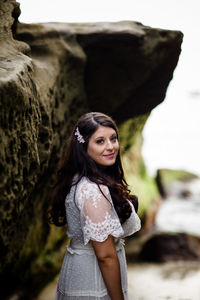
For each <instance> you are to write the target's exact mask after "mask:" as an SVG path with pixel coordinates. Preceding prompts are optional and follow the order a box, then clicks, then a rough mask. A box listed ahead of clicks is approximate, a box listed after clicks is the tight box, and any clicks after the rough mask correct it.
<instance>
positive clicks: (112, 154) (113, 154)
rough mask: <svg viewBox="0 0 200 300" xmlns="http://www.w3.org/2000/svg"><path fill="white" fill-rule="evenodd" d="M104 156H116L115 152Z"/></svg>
mask: <svg viewBox="0 0 200 300" xmlns="http://www.w3.org/2000/svg"><path fill="white" fill-rule="evenodd" d="M104 156H105V157H107V158H113V157H114V156H115V153H111V154H107V155H104Z"/></svg>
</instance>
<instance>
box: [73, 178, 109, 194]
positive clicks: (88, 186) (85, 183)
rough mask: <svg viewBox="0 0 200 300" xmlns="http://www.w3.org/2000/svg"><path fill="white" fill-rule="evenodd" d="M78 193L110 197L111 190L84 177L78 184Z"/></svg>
mask: <svg viewBox="0 0 200 300" xmlns="http://www.w3.org/2000/svg"><path fill="white" fill-rule="evenodd" d="M76 185H77V193H84V194H85V193H87V194H88V193H89V194H90V193H96V194H101V195H102V193H103V194H104V195H105V196H106V197H107V196H109V195H110V192H109V189H108V187H107V186H106V185H104V184H97V183H96V182H94V181H92V180H91V179H89V178H88V177H86V176H83V177H82V178H81V179H80V180H79V181H78V182H77V183H76Z"/></svg>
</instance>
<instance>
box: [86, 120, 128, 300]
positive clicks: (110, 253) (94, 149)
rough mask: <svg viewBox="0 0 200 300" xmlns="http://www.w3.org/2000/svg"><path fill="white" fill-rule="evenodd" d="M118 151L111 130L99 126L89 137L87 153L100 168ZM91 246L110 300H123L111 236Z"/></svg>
mask: <svg viewBox="0 0 200 300" xmlns="http://www.w3.org/2000/svg"><path fill="white" fill-rule="evenodd" d="M118 151H119V141H118V139H117V134H116V132H115V130H114V129H113V128H110V127H104V126H100V127H99V128H98V129H97V130H96V131H95V132H94V133H93V135H92V136H91V137H90V140H89V143H88V149H87V152H88V154H89V155H90V157H92V159H93V160H94V161H95V162H96V163H97V164H99V165H101V166H102V167H107V166H111V165H113V164H114V163H115V160H116V157H117V154H118ZM91 244H92V246H93V248H94V251H95V254H96V257H97V260H98V264H99V268H100V270H101V273H102V276H103V279H104V282H105V285H106V287H107V290H108V293H109V296H110V298H111V300H124V296H123V292H122V284H121V274H120V264H119V259H118V256H117V251H116V248H115V242H114V238H113V236H111V235H109V236H108V238H107V239H106V240H105V241H104V242H97V241H91Z"/></svg>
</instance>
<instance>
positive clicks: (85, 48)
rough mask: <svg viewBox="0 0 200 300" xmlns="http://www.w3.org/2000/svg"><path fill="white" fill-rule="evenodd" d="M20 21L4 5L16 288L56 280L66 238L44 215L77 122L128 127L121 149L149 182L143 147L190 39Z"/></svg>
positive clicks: (6, 162) (1, 172) (4, 143)
mask: <svg viewBox="0 0 200 300" xmlns="http://www.w3.org/2000/svg"><path fill="white" fill-rule="evenodd" d="M19 13H20V10H19V6H18V5H17V4H16V2H15V1H14V0H13V1H11V0H7V1H4V2H1V3H0V14H1V25H0V142H1V148H0V194H1V205H0V253H1V266H0V268H1V271H2V277H1V279H3V278H4V279H6V278H7V277H6V275H7V276H9V277H11V276H13V278H14V281H15V282H16V284H17V283H18V282H27V281H28V279H30V278H31V280H32V282H34V281H35V282H36V281H37V280H40V276H39V274H43V273H46V274H48V275H49V274H50V275H52V274H53V273H54V272H55V271H56V266H55V260H56V259H55V260H54V262H52V256H51V257H50V255H49V257H48V254H49V253H51V251H53V250H52V249H53V247H57V248H58V244H59V247H60V245H61V243H62V240H63V238H62V237H63V231H62V232H61V233H60V235H59V237H56V234H55V233H52V229H51V230H50V228H49V227H48V225H47V222H46V216H45V212H46V211H47V207H48V205H49V190H50V184H51V182H52V178H53V177H54V175H55V171H56V170H55V166H56V163H57V161H58V159H59V158H60V156H61V154H62V151H63V148H64V145H65V143H66V140H67V138H68V136H69V132H70V131H71V128H72V126H73V125H74V123H75V120H77V117H79V116H80V115H81V114H82V113H84V112H86V111H91V110H93V111H102V112H105V113H108V114H110V115H112V116H113V117H114V119H115V120H116V121H117V122H118V124H119V125H120V126H121V131H123V129H122V128H123V126H126V124H128V128H129V130H131V131H132V133H134V134H133V135H132V133H131V134H129V135H127V137H126V138H124V140H123V142H122V144H123V147H124V149H125V150H126V153H127V154H128V153H129V154H128V155H129V157H128V158H127V159H128V161H130V162H131V164H132V165H133V166H137V170H139V172H141V174H143V175H144V173H145V172H144V168H143V166H144V164H143V163H141V157H140V155H139V157H140V158H139V160H138V155H137V153H136V152H135V155H133V152H134V149H136V148H134V143H135V142H136V141H137V142H138V141H139V145H140V146H139V147H137V151H138V153H139V151H140V147H141V143H140V141H141V132H142V128H143V126H144V124H145V121H146V119H147V117H148V115H149V113H150V111H151V110H152V109H153V108H154V107H155V106H156V105H158V104H159V103H160V102H162V101H163V100H164V97H165V92H166V88H167V86H168V84H169V81H170V80H171V78H172V76H173V70H174V68H175V66H176V64H177V61H178V57H179V54H180V51H181V49H180V46H181V42H182V36H183V35H182V33H181V32H178V31H169V30H162V29H153V28H150V27H146V26H143V25H142V24H140V23H135V22H119V23H95V24H67V23H66V24H64V23H61V24H58V23H47V24H19V23H17V17H18V15H19ZM136 117H137V119H134V118H136ZM127 120H128V121H127ZM125 121H126V122H128V123H124V122H125ZM130 136H134V138H133V140H132V141H131V143H130ZM131 139H132V138H131ZM128 151H129V152H128ZM49 240H50V241H51V242H48V241H49ZM57 242H59V243H58V244H57ZM49 243H50V244H49ZM52 253H53V252H52ZM44 257H45V258H44ZM47 257H48V259H47ZM42 259H43V260H42ZM16 262H17V263H16ZM16 272H17V273H16ZM46 278H48V276H46ZM17 279H18V281H17ZM1 282H3V281H1ZM37 283H38V282H37ZM10 290H12V287H10ZM27 299H28V298H27Z"/></svg>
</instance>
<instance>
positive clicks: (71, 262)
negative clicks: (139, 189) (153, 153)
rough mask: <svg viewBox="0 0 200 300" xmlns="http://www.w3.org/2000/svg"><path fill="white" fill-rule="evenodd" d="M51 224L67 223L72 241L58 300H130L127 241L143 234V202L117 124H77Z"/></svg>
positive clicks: (103, 120)
mask: <svg viewBox="0 0 200 300" xmlns="http://www.w3.org/2000/svg"><path fill="white" fill-rule="evenodd" d="M52 198H53V203H52V208H51V210H50V221H51V223H54V224H55V225H57V226H60V225H64V224H67V235H68V237H69V238H70V239H71V240H70V243H69V246H68V248H67V252H66V255H65V257H64V261H63V265H62V269H61V273H60V277H59V282H58V287H57V292H56V299H57V300H68V299H70V300H76V299H80V300H81V299H82V300H110V299H111V300H127V299H128V292H127V270H126V258H125V252H124V247H123V240H122V238H124V237H126V236H128V235H131V234H133V233H134V232H136V231H138V230H139V229H140V226H141V225H140V219H139V217H138V215H137V214H136V211H137V197H136V196H133V195H131V194H130V191H129V189H128V186H127V183H126V181H125V179H124V173H123V169H122V165H121V160H120V149H119V139H118V132H117V127H116V124H115V122H114V121H113V120H112V119H111V118H110V117H109V116H107V115H105V114H103V113H97V112H92V113H87V114H85V115H83V116H82V117H81V118H80V119H79V120H78V122H77V124H76V126H75V128H74V130H73V132H72V135H71V138H70V140H69V143H68V146H67V149H66V152H65V155H64V157H63V160H62V163H61V165H60V167H59V170H58V176H57V182H56V184H55V186H54V189H53V194H52Z"/></svg>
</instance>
